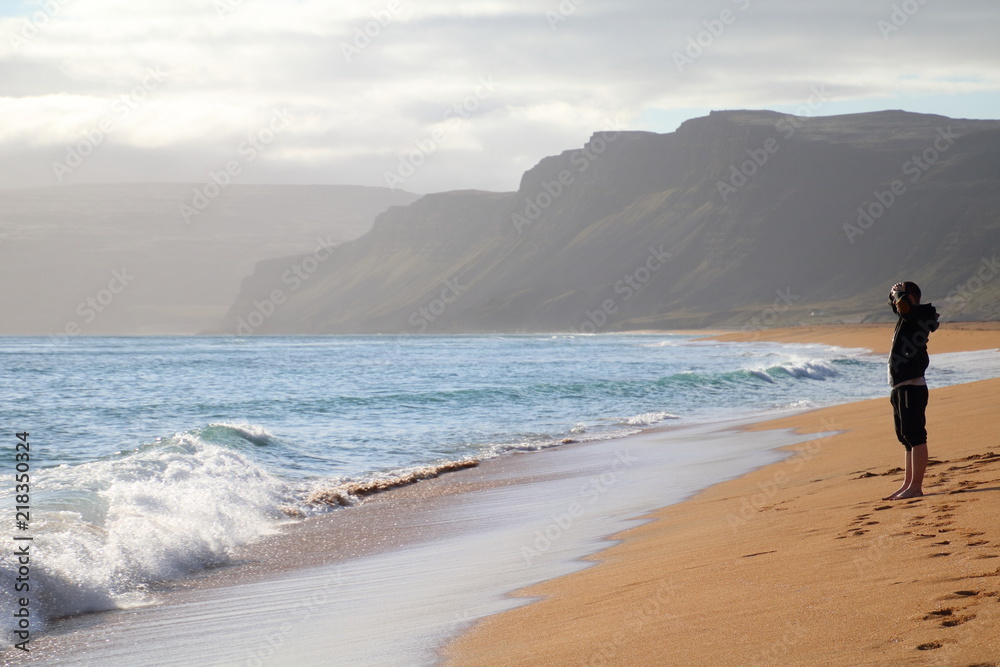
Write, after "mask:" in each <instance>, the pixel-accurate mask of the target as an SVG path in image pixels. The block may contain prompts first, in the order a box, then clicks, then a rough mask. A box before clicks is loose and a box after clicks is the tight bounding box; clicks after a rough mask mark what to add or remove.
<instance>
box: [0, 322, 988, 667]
mask: <svg viewBox="0 0 1000 667" xmlns="http://www.w3.org/2000/svg"><path fill="white" fill-rule="evenodd" d="M890 334H891V327H887V326H885V325H878V326H860V327H809V328H808V329H789V330H772V331H767V332H752V333H750V334H739V335H736V334H725V335H724V336H722V337H721V338H722V339H724V340H739V339H743V340H746V339H752V340H756V341H763V340H775V341H779V342H784V341H791V342H796V343H803V342H808V343H826V344H834V345H840V346H844V347H864V348H870V349H873V350H874V351H876V352H883V353H884V351H885V349H886V348H887V347H888V343H889V336H890ZM741 337H742V338H741ZM931 346H932V347H931V351H932V354H933V353H940V352H956V351H972V350H986V349H990V350H992V349H995V348H997V347H1000V328H998V327H995V326H992V325H962V326H960V327H959V326H953V325H946V326H945V327H944V328H943V329H942V330H941V331H939V332H938V333H936V334H935V335H934V338H932V343H931ZM989 354H990V355H992V354H995V353H993V352H991V353H989ZM931 363H932V364H933V363H934V359H933V356H932V361H931ZM887 393H888V392H887ZM998 398H1000V379H996V380H986V381H983V382H977V383H972V384H965V385H956V386H951V387H943V388H937V389H932V398H931V403H930V407H929V411H928V416H929V429H928V430H929V432H930V453H931V457H932V460H933V461H934V463H933V464H932V466H931V467H930V468H929V471H928V478H927V481H926V483H925V487H924V488H925V492H926V493H927V495H926V496H925V497H923V498H920V499H916V500H911V501H897V502H883V501H881V500H880V498H882V497H883V496H885V495H887V494H889V493H891V492H892V491H893V490H895V489H896V488H897V487H898V483H899V478H900V477H901V474H900V472H899V471H898V466H899V465H900V464H901V463H902V458H903V449H902V447H901V446H900V445H898V444H897V443H896V442H895V439H894V436H893V434H892V426H891V416H890V412H889V405H888V400H887V398H886V399H876V400H871V401H864V402H859V403H852V404H847V405H842V406H837V407H833V408H828V409H821V410H814V411H811V412H806V413H797V414H796V415H794V416H790V417H785V418H782V419H778V420H772V421H768V422H760V421H753V420H751V419H744V420H743V421H740V422H736V421H734V422H727V423H720V422H712V423H706V424H690V425H686V426H679V427H678V426H671V425H669V424H667V425H665V426H661V427H658V428H653V429H648V430H645V431H643V432H641V433H637V434H635V435H631V436H628V437H625V438H618V439H607V440H595V441H591V442H580V443H575V444H567V445H565V446H560V447H554V448H550V449H545V450H542V451H532V452H526V453H524V454H518V455H512V456H503V457H499V458H496V459H491V460H488V461H485V462H483V463H482V464H481V465H479V466H477V467H475V468H469V469H464V470H459V471H457V472H453V473H449V474H447V475H443V476H441V477H438V478H435V479H430V480H427V481H423V482H420V483H419V484H414V485H411V486H406V487H401V488H397V489H393V490H391V491H388V492H385V493H381V494H376V495H373V496H371V497H369V498H367V499H366V500H365V501H364V502H363V503H361V504H360V505H357V506H355V507H352V508H350V509H348V510H346V511H343V512H341V511H335V512H332V513H329V514H325V515H321V516H316V517H312V518H310V519H308V520H305V521H302V522H293V523H292V524H291V525H288V526H286V527H285V529H284V530H282V531H281V532H280V533H279V534H275V535H273V536H271V537H269V538H265V539H263V540H260V541H257V542H254V543H252V544H249V545H246V546H245V547H243V548H241V549H239V550H237V551H236V552H235V553H233V554H232V566H231V567H223V568H218V569H214V570H210V571H206V572H204V573H203V574H201V575H199V576H197V577H193V578H190V579H185V580H180V581H178V582H176V583H173V584H165V585H164V586H161V587H153V588H152V589H151V591H150V594H151V599H149V600H146V601H145V602H144V603H143V604H140V605H137V606H135V607H133V608H127V609H120V610H116V611H111V612H105V613H100V614H84V615H81V616H78V617H75V618H69V619H66V620H64V621H63V622H61V623H59V624H57V625H56V626H54V627H53V628H52V629H51V632H48V633H46V634H45V635H43V636H41V637H39V638H38V639H37V641H36V642H35V643H34V644H33V649H32V653H31V656H30V661H29V662H28V663H25V662H24V656H19V655H13V654H11V653H10V652H6V653H0V664H5V665H6V664H54V663H58V664H72V665H88V664H98V663H100V664H104V665H134V664H154V663H155V664H176V665H189V664H219V665H222V664H225V665H237V664H238V665H283V664H358V663H362V662H369V663H375V664H380V665H406V666H410V665H415V664H427V665H430V664H438V663H439V662H441V661H442V660H443V661H444V662H446V663H449V664H455V665H479V664H482V665H514V664H529V663H530V664H557V665H561V664H593V665H603V664H609V665H610V664H615V665H619V664H637V665H646V664H649V665H702V664H704V665H744V664H746V665H753V664H760V665H771V664H804V663H808V664H831V665H842V664H851V665H854V664H889V663H891V664H948V665H951V664H962V665H974V664H979V665H985V664H994V663H995V662H996V661H997V659H998V656H1000V633H998V631H997V627H998V626H1000V623H998V621H1000V534H998V533H1000V530H998V529H997V528H996V526H997V525H998V521H997V518H998V517H997V513H998V512H997V509H996V508H997V503H996V502H995V500H994V499H995V497H998V496H997V494H1000V456H998V455H1000V439H998V438H996V437H995V436H994V435H992V433H991V432H990V430H989V427H990V426H991V425H993V424H994V423H995V421H996V419H995V416H994V415H995V410H996V405H997V404H998ZM706 448H707V449H708V450H710V451H712V452H713V456H712V459H711V461H710V462H707V460H706V459H704V458H703V457H699V456H698V451H699V450H700V449H706ZM748 470H753V472H750V473H749V474H748V473H747V471H748ZM718 480H729V481H724V482H721V483H717V481H718ZM710 484H712V486H708V485H710ZM706 487H707V488H706Z"/></svg>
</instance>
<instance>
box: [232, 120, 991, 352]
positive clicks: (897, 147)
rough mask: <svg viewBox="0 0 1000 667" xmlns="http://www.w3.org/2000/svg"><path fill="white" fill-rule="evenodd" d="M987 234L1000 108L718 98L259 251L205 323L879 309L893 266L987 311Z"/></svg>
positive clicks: (537, 320)
mask: <svg viewBox="0 0 1000 667" xmlns="http://www.w3.org/2000/svg"><path fill="white" fill-rule="evenodd" d="M998 241H1000V121H974V120H959V119H951V118H945V117H941V116H932V115H921V114H912V113H906V112H901V111H884V112H877V113H868V114H856V115H846V116H832V117H817V118H798V117H791V116H784V115H781V114H777V113H774V112H769V111H725V112H713V113H712V114H710V115H709V116H707V117H703V118H696V119H692V120H689V121H687V122H685V123H684V124H682V125H681V127H679V128H678V129H677V131H675V132H673V133H669V134H654V133H647V132H621V133H606V132H605V133H597V134H595V135H593V136H592V137H591V139H590V140H589V141H588V142H587V144H586V145H585V146H583V147H581V148H578V149H575V150H570V151H566V152H564V153H562V154H560V155H557V156H551V157H546V158H544V159H542V160H541V161H540V162H539V163H538V164H537V165H536V166H535V167H533V168H532V169H530V170H528V171H527V172H526V173H525V174H524V175H523V177H522V179H521V183H520V186H519V188H518V190H517V192H512V193H489V192H472V191H464V192H448V193H441V194H435V195H428V196H425V197H423V198H421V199H420V200H418V201H416V202H414V203H413V204H410V205H409V206H405V207H396V208H392V209H390V210H389V211H387V212H385V213H384V214H382V215H381V216H380V217H379V218H378V219H377V220H376V222H375V225H374V226H373V228H372V230H371V231H370V232H369V233H368V234H366V235H365V236H364V237H362V238H360V239H357V240H355V241H352V242H349V243H346V244H344V245H342V246H340V247H338V248H336V249H334V250H333V251H331V252H330V253H329V254H328V255H327V256H324V257H323V258H322V259H320V258H318V257H317V258H313V259H314V261H312V262H310V263H309V264H310V266H312V264H315V267H314V270H313V271H311V272H309V274H308V276H307V279H303V280H294V277H295V276H294V273H295V272H294V268H295V267H296V266H297V263H299V262H302V261H305V260H307V259H308V256H305V255H300V256H297V257H296V256H290V257H285V258H282V259H278V260H271V261H269V262H268V263H265V264H260V265H258V267H257V270H256V271H255V272H254V274H253V275H252V276H250V277H249V278H247V279H246V280H245V281H244V284H243V287H242V290H241V293H240V297H239V299H238V300H237V302H236V304H235V305H234V306H233V307H232V308H231V309H230V311H229V313H228V315H227V316H226V318H225V321H224V322H223V324H222V325H221V326H220V327H218V329H217V330H218V331H224V332H230V333H236V332H237V330H238V329H239V333H241V334H244V335H245V334H249V333H405V332H411V333H417V332H421V333H422V332H483V331H507V332H513V331H580V332H590V331H610V330H632V329H646V328H667V327H694V326H697V327H705V326H732V327H738V328H739V327H742V328H755V327H759V326H763V325H771V324H778V323H794V322H804V321H809V322H821V321H837V320H843V321H860V320H872V319H885V318H888V316H889V315H891V313H890V312H889V311H888V309H887V308H886V307H885V305H884V301H885V294H886V292H887V291H888V287H889V286H890V285H891V284H892V283H893V282H896V281H897V280H903V279H908V280H914V281H916V282H917V283H919V284H921V285H922V286H923V287H924V292H925V299H924V300H925V301H934V302H935V303H936V305H938V307H939V309H940V310H942V312H943V313H944V315H945V317H946V318H951V319H995V318H997V317H998V315H1000V281H998V280H994V279H993V278H994V277H995V276H996V274H997V273H998V272H1000V266H997V265H996V258H995V256H994V253H995V252H996V249H997V248H998V246H1000V243H998ZM289 271H292V274H291V275H290V274H289V273H288V272H289ZM300 272H301V271H300ZM241 325H242V326H241Z"/></svg>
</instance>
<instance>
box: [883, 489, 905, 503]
mask: <svg viewBox="0 0 1000 667" xmlns="http://www.w3.org/2000/svg"><path fill="white" fill-rule="evenodd" d="M904 491H906V487H903V488H901V489H896V490H895V491H894V492H893V493H891V494H889V495H888V496H886V497H885V498H883V499H882V500H897V499H898V498H899V497H900V494H901V493H903V492H904Z"/></svg>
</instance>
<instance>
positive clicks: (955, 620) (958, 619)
mask: <svg viewBox="0 0 1000 667" xmlns="http://www.w3.org/2000/svg"><path fill="white" fill-rule="evenodd" d="M975 617H976V615H975V614H966V615H965V616H953V617H952V618H946V619H945V620H943V621H941V627H944V628H953V627H955V626H956V625H962V624H963V623H968V622H969V621H971V620H972V619H974V618H975Z"/></svg>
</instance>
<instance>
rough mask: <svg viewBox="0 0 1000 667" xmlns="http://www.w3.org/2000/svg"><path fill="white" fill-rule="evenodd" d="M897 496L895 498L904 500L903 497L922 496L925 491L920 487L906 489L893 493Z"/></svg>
mask: <svg viewBox="0 0 1000 667" xmlns="http://www.w3.org/2000/svg"><path fill="white" fill-rule="evenodd" d="M893 495H894V496H895V497H894V498H893V500H902V499H903V498H920V497H921V496H923V495H924V492H923V491H922V490H920V489H906V490H905V491H903V492H902V493H896V494H893Z"/></svg>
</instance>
